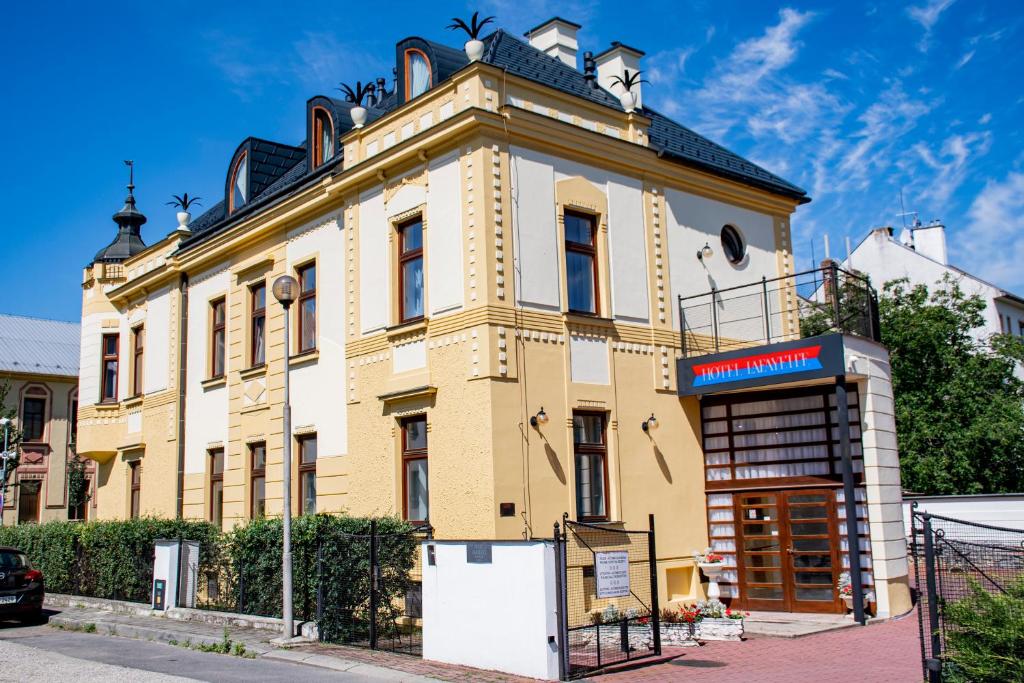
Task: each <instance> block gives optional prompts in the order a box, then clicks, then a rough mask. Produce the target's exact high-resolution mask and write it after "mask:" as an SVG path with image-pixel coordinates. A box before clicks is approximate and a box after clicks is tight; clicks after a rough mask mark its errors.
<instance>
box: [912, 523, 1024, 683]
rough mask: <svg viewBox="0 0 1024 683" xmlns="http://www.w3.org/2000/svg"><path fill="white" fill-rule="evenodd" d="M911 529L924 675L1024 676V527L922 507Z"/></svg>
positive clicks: (959, 678)
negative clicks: (983, 521) (980, 521)
mask: <svg viewBox="0 0 1024 683" xmlns="http://www.w3.org/2000/svg"><path fill="white" fill-rule="evenodd" d="M913 507H914V508H916V507H917V503H914V506H913ZM911 529H912V533H911V554H912V556H913V558H914V572H915V576H916V584H917V586H916V587H917V592H918V596H919V597H918V599H919V603H918V604H919V609H918V619H919V621H920V629H921V661H922V666H923V671H924V676H925V679H926V680H928V681H929V682H930V683H936V682H938V681H980V680H985V681H988V680H993V681H994V680H1000V681H1002V680H1006V681H1010V680H1024V679H1022V677H1024V628H1022V623H1024V531H1021V530H1019V529H1009V528H1005V527H998V526H992V525H987V524H978V523H975V522H967V521H964V520H958V519H951V518H949V517H943V516H941V515H931V514H928V513H927V512H919V511H917V510H916V509H915V510H913V512H912V524H911ZM986 672H987V673H986Z"/></svg>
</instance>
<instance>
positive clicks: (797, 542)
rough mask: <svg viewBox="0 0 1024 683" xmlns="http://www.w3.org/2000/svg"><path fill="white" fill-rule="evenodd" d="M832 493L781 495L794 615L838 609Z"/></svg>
mask: <svg viewBox="0 0 1024 683" xmlns="http://www.w3.org/2000/svg"><path fill="white" fill-rule="evenodd" d="M832 496H833V494H832V492H831V491H799V492H797V491H792V492H787V493H785V494H782V497H783V498H784V499H785V503H784V505H783V509H784V510H785V515H786V519H785V522H784V525H785V527H786V533H787V543H788V545H787V548H786V555H787V559H788V562H787V565H788V566H787V567H786V569H787V571H786V584H787V588H788V592H789V597H790V605H789V609H790V610H791V611H794V612H835V611H838V610H839V605H838V602H839V601H838V598H837V596H836V590H835V584H836V580H837V579H838V573H837V569H836V567H837V565H838V545H839V537H838V531H837V528H836V520H835V514H834V512H833V511H834V510H835V501H834V500H833V498H832Z"/></svg>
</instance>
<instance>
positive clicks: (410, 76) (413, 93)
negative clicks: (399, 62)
mask: <svg viewBox="0 0 1024 683" xmlns="http://www.w3.org/2000/svg"><path fill="white" fill-rule="evenodd" d="M430 85H431V74H430V60H429V59H428V58H427V56H426V55H425V54H423V52H421V51H420V50H406V51H405V99H406V101H408V100H411V99H412V98H414V97H418V96H419V95H422V94H423V93H425V92H427V91H428V90H430Z"/></svg>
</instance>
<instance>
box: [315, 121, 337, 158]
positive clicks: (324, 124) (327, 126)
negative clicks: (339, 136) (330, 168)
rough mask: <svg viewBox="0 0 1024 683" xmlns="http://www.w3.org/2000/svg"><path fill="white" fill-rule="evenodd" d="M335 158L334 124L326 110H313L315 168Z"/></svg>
mask: <svg viewBox="0 0 1024 683" xmlns="http://www.w3.org/2000/svg"><path fill="white" fill-rule="evenodd" d="M333 156H334V123H333V122H332V121H331V115H330V114H328V113H327V110H326V109H322V108H320V107H317V108H316V109H314V110H313V168H316V167H317V166H320V165H322V164H325V163H327V162H328V161H330V160H331V158H332V157H333Z"/></svg>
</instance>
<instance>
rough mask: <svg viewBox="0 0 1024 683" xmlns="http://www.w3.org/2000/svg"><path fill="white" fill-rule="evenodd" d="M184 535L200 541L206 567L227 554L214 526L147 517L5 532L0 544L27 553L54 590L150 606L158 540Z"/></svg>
mask: <svg viewBox="0 0 1024 683" xmlns="http://www.w3.org/2000/svg"><path fill="white" fill-rule="evenodd" d="M178 537H181V538H187V539H190V540H197V541H199V542H200V565H201V566H202V565H204V564H209V563H210V562H211V561H212V560H213V558H216V557H218V556H219V554H220V553H221V549H222V540H221V534H220V532H219V531H218V530H217V528H216V527H215V526H213V525H212V524H210V523H208V522H193V521H184V520H174V519H155V518H141V519H130V520H124V521H109V522H86V523H82V522H47V523H45V524H22V525H18V526H10V527H3V528H0V545H5V546H12V547H15V548H19V549H20V550H22V551H24V552H25V554H26V555H28V557H29V560H30V561H31V562H32V564H33V566H35V567H36V568H38V569H39V570H40V571H42V572H43V576H44V577H45V580H46V589H47V590H48V591H50V592H53V593H74V594H76V595H86V596H90V597H96V598H111V599H114V600H130V601H133V602H146V603H148V602H149V600H150V590H151V587H152V582H153V547H154V545H155V541H156V540H157V539H160V538H178Z"/></svg>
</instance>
